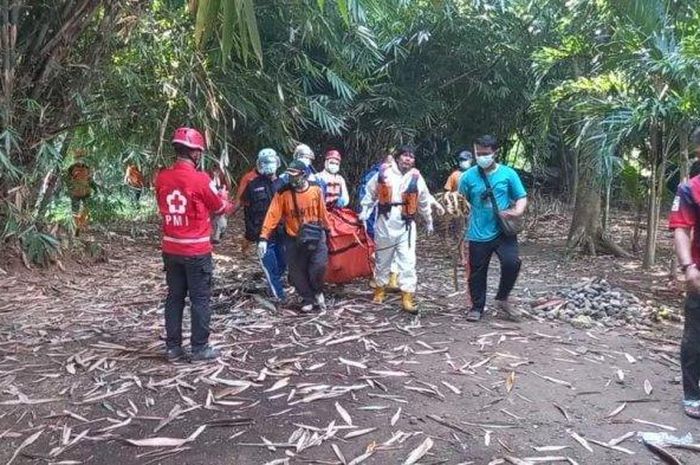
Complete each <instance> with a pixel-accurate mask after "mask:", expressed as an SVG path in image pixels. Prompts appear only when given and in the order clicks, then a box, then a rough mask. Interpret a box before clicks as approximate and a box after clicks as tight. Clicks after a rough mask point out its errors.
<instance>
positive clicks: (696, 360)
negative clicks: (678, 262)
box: [681, 292, 700, 400]
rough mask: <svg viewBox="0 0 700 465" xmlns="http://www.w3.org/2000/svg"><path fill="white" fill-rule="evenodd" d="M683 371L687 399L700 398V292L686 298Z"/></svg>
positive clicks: (682, 346)
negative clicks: (699, 385) (699, 383)
mask: <svg viewBox="0 0 700 465" xmlns="http://www.w3.org/2000/svg"><path fill="white" fill-rule="evenodd" d="M681 371H682V372H683V396H684V398H685V400H700V388H699V387H698V381H700V294H696V293H690V292H689V293H688V296H687V297H686V299H685V324H684V325H683V340H682V341H681Z"/></svg>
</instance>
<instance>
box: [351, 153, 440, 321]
mask: <svg viewBox="0 0 700 465" xmlns="http://www.w3.org/2000/svg"><path fill="white" fill-rule="evenodd" d="M396 160H397V161H396V162H392V161H389V162H388V163H385V164H383V165H382V167H381V168H380V170H379V172H378V173H377V174H376V175H374V176H373V177H372V178H371V179H370V180H369V183H368V184H367V193H366V194H365V197H364V199H362V213H361V214H360V219H361V220H363V221H365V220H366V219H367V218H368V217H369V215H371V213H372V209H373V208H374V206H375V204H376V205H377V208H378V216H377V222H376V225H375V232H374V239H375V242H376V245H377V251H376V261H377V265H376V272H375V279H376V283H377V287H376V288H375V290H374V302H375V303H382V302H383V301H384V299H385V296H386V286H387V284H388V283H389V274H390V272H391V265H392V261H394V260H395V262H396V266H397V267H398V272H399V276H398V281H399V282H398V284H399V288H400V289H401V294H402V298H401V306H402V308H403V309H404V310H405V311H407V312H409V313H416V312H417V309H416V305H415V302H414V294H415V292H416V283H417V277H416V239H417V237H416V223H415V219H416V216H417V215H418V213H420V214H421V216H423V218H424V219H425V222H426V226H427V230H428V234H432V232H433V217H432V210H431V205H432V196H431V195H430V191H428V186H427V185H426V184H425V180H424V179H423V176H421V174H420V172H419V171H418V170H417V169H416V168H415V167H414V165H415V155H414V151H413V148H411V147H409V146H403V147H401V148H399V150H398V151H397V158H396Z"/></svg>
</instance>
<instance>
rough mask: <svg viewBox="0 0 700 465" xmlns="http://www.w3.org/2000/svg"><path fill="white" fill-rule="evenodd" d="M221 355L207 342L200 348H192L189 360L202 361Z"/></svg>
mask: <svg viewBox="0 0 700 465" xmlns="http://www.w3.org/2000/svg"><path fill="white" fill-rule="evenodd" d="M220 356H221V351H219V349H215V348H214V347H212V346H210V345H209V344H207V345H206V346H204V347H202V348H201V349H197V350H193V351H192V357H191V360H192V361H193V362H202V361H207V360H215V359H217V358H219V357H220Z"/></svg>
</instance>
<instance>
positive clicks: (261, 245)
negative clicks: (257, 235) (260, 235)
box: [258, 241, 267, 258]
mask: <svg viewBox="0 0 700 465" xmlns="http://www.w3.org/2000/svg"><path fill="white" fill-rule="evenodd" d="M266 253H267V241H260V242H258V257H260V258H263V257H264V256H265V254H266Z"/></svg>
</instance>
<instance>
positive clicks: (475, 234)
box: [458, 135, 527, 321]
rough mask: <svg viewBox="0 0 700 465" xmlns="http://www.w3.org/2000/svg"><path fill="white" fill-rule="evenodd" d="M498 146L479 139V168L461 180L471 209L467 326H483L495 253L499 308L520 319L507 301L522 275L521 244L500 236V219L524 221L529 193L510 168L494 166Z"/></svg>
mask: <svg viewBox="0 0 700 465" xmlns="http://www.w3.org/2000/svg"><path fill="white" fill-rule="evenodd" d="M497 154H498V142H497V141H496V138H495V137H493V136H489V135H486V136H481V137H479V138H478V139H477V140H476V143H475V144H474V156H475V159H476V165H477V166H474V167H471V168H469V169H468V170H467V171H466V172H465V173H464V174H463V175H462V177H461V178H460V180H459V189H458V191H459V193H460V194H462V195H463V196H464V197H465V198H466V199H467V200H468V201H469V203H470V204H471V206H472V210H471V215H470V217H469V224H468V226H467V230H466V231H465V240H468V241H469V269H470V271H469V294H470V295H471V300H472V307H471V309H469V311H468V312H467V315H466V316H467V320H468V321H479V320H480V319H481V316H482V314H483V312H484V307H485V306H486V279H487V273H488V268H489V263H490V262H491V257H492V256H493V254H494V253H495V254H496V255H497V256H498V259H499V260H500V262H501V280H500V282H499V285H498V293H497V294H496V305H497V307H498V309H499V310H502V311H503V312H505V313H506V315H507V316H509V317H510V318H511V319H513V320H517V319H518V318H519V314H518V312H517V311H516V310H515V308H514V307H513V306H512V305H511V303H510V302H509V300H508V297H509V295H510V293H511V291H512V290H513V287H514V286H515V282H516V280H517V279H518V273H519V272H520V264H521V261H520V257H519V256H518V240H517V237H515V236H506V235H505V234H503V232H502V231H501V227H500V222H499V220H498V218H497V217H496V215H497V214H500V215H501V216H502V217H504V218H508V217H511V218H514V217H520V216H522V215H523V213H525V208H526V207H527V192H526V191H525V187H524V186H523V183H522V181H521V180H520V177H519V176H518V174H517V173H516V172H515V170H513V169H512V168H510V167H508V166H505V165H501V164H499V163H498V162H496V157H497ZM480 171H481V172H483V173H484V174H485V175H486V177H487V179H488V180H489V184H490V185H491V188H492V190H493V194H494V197H495V199H496V202H497V204H498V205H497V206H498V213H497V212H496V210H495V209H494V208H493V205H492V202H491V196H490V195H489V192H488V191H487V188H486V183H485V182H484V179H483V177H482V174H481V173H480Z"/></svg>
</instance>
